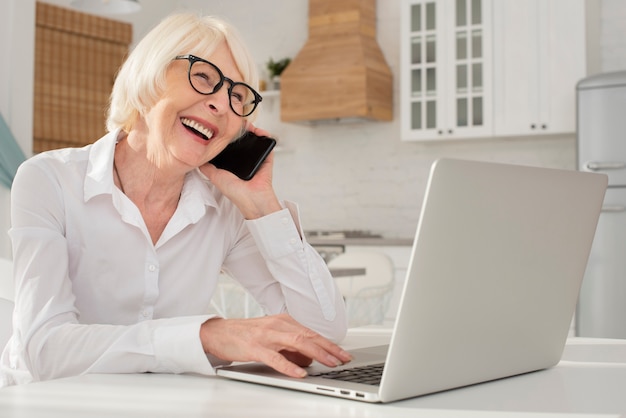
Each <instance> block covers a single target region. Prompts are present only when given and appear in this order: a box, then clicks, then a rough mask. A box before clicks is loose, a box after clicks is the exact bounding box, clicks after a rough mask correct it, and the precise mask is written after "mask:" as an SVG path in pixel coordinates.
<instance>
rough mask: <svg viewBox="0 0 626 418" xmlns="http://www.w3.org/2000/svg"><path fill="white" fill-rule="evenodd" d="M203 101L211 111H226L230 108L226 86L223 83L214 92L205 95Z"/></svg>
mask: <svg viewBox="0 0 626 418" xmlns="http://www.w3.org/2000/svg"><path fill="white" fill-rule="evenodd" d="M205 103H206V104H207V106H208V107H209V109H211V110H212V111H213V112H217V113H225V112H228V111H229V110H230V97H229V93H228V88H227V86H226V85H223V86H222V88H220V89H219V90H218V91H216V92H215V93H213V94H210V95H208V96H206V99H205Z"/></svg>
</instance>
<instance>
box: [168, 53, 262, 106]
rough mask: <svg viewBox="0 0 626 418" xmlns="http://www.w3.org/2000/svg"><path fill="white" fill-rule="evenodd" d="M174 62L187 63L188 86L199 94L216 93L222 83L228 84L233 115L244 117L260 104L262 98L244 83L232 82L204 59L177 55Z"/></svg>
mask: <svg viewBox="0 0 626 418" xmlns="http://www.w3.org/2000/svg"><path fill="white" fill-rule="evenodd" d="M174 59H175V60H187V61H189V71H188V73H187V75H188V77H189V84H191V87H193V89H194V90H195V91H197V92H198V93H200V94H204V95H207V96H208V95H210V94H214V93H217V92H218V91H219V89H221V88H222V86H223V85H224V82H225V81H227V82H228V98H229V103H230V108H231V109H232V110H233V112H235V114H237V115H239V116H242V117H245V116H249V115H251V114H252V112H254V110H255V109H256V107H257V106H258V105H259V103H261V100H263V97H261V95H260V94H259V93H257V92H256V90H254V89H253V88H252V87H250V86H249V85H247V84H246V83H242V82H239V81H233V80H231V79H230V78H228V77H226V76H224V73H222V70H220V69H219V68H217V66H216V65H215V64H213V63H211V62H209V61H207V60H205V59H202V58H199V57H196V56H195V55H190V54H188V55H178V56H177V57H175V58H174Z"/></svg>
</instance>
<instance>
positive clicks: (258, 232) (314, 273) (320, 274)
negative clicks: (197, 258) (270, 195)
mask: <svg viewBox="0 0 626 418" xmlns="http://www.w3.org/2000/svg"><path fill="white" fill-rule="evenodd" d="M246 226H247V228H248V230H249V232H250V235H251V236H252V238H253V240H254V243H255V246H256V247H257V248H258V252H253V253H244V254H245V255H242V256H239V257H238V256H236V255H235V256H233V257H232V259H231V260H230V262H228V263H227V264H226V270H227V272H228V273H229V274H231V275H232V276H233V277H234V278H235V279H236V280H238V281H239V282H240V283H241V284H242V285H243V286H244V287H246V288H247V289H248V290H249V291H250V292H251V294H252V295H253V297H254V298H255V299H256V300H257V301H258V302H259V303H260V304H261V306H263V307H264V309H265V310H266V312H268V313H279V312H288V313H289V314H290V315H291V316H293V317H294V318H295V319H296V320H297V321H299V322H300V323H301V324H303V325H305V326H307V327H309V328H311V329H313V330H315V331H316V332H318V333H320V334H321V335H323V336H325V337H327V338H329V339H331V340H334V341H340V340H342V339H343V338H344V337H345V333H346V330H347V319H346V312H345V304H344V302H343V298H342V297H341V294H340V292H339V290H338V288H337V285H336V283H335V281H334V279H333V277H332V276H331V274H330V271H329V270H328V267H327V266H326V263H325V262H324V260H323V259H322V257H321V256H320V255H319V254H318V253H317V251H315V249H314V248H313V247H311V245H309V244H308V243H307V242H306V239H305V238H304V235H303V234H302V233H301V230H302V228H301V226H300V220H299V212H298V208H297V206H296V205H295V204H293V203H291V202H285V208H284V209H283V210H281V211H278V212H275V213H273V214H270V215H267V216H265V217H262V218H259V219H255V220H248V221H246ZM235 254H236V253H235Z"/></svg>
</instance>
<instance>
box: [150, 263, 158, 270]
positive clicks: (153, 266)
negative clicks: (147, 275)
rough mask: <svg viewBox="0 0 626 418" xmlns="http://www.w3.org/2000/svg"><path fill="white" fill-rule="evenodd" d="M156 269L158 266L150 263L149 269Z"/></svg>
mask: <svg viewBox="0 0 626 418" xmlns="http://www.w3.org/2000/svg"><path fill="white" fill-rule="evenodd" d="M156 269H157V268H156V266H155V265H154V264H150V265H149V266H148V270H150V271H156Z"/></svg>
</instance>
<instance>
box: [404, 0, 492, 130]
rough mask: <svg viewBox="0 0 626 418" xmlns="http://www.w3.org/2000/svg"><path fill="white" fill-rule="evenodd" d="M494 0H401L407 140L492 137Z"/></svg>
mask: <svg viewBox="0 0 626 418" xmlns="http://www.w3.org/2000/svg"><path fill="white" fill-rule="evenodd" d="M491 16H492V12H491V1H490V0H403V2H402V11H401V53H400V62H401V71H400V85H401V88H400V102H401V105H400V107H401V109H400V110H401V125H402V139H403V140H442V139H460V138H473V137H485V136H490V135H491V134H492V126H493V122H492V114H493V112H492V103H491V97H492V93H491V86H492V82H491V80H492V75H491V69H492V62H491V51H492V48H491V34H490V31H491V27H492V24H491Z"/></svg>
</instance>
